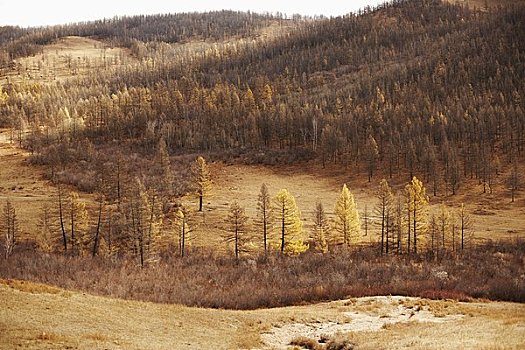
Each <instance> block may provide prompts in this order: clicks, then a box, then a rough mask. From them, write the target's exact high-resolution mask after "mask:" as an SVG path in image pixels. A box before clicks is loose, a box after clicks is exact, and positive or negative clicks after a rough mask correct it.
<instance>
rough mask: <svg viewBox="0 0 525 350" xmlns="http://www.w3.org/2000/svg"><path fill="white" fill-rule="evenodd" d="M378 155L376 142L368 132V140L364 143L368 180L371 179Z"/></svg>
mask: <svg viewBox="0 0 525 350" xmlns="http://www.w3.org/2000/svg"><path fill="white" fill-rule="evenodd" d="M378 157H379V149H378V147H377V142H376V140H375V139H374V137H373V136H372V134H369V136H368V141H367V143H366V162H367V170H368V182H370V181H371V180H372V176H373V175H374V171H375V170H376V166H377V159H378Z"/></svg>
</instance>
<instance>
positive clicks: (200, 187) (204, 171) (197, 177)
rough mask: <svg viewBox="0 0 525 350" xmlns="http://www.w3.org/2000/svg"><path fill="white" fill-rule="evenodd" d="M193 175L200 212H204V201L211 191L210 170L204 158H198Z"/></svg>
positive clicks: (192, 170)
mask: <svg viewBox="0 0 525 350" xmlns="http://www.w3.org/2000/svg"><path fill="white" fill-rule="evenodd" d="M191 173H192V175H193V184H194V187H195V191H196V193H197V195H198V196H199V211H202V201H203V198H204V195H206V194H207V193H208V192H209V191H210V190H211V177H210V170H209V168H208V164H207V163H206V160H205V159H204V158H203V157H201V156H198V157H197V159H196V160H195V162H194V163H193V165H192V167H191Z"/></svg>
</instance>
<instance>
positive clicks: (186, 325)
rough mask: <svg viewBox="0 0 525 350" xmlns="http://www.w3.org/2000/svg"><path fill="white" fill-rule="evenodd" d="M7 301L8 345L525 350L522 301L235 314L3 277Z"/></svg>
mask: <svg viewBox="0 0 525 350" xmlns="http://www.w3.org/2000/svg"><path fill="white" fill-rule="evenodd" d="M2 263H5V261H2ZM0 300H2V305H3V306H2V308H1V309H0V348H1V349H287V348H292V347H291V346H290V345H289V344H290V341H291V340H293V339H296V338H298V337H300V336H302V337H307V338H310V339H313V340H319V338H320V337H321V336H322V335H326V336H328V337H330V336H333V335H335V334H336V333H338V334H339V337H345V338H347V339H349V340H350V341H351V342H352V343H354V344H356V348H357V349H404V348H414V349H451V348H452V349H460V348H461V349H519V348H523V347H525V305H523V304H514V303H500V302H480V301H477V302H471V303H463V302H455V301H433V300H427V299H419V298H405V297H395V296H393V297H368V298H355V299H349V300H341V301H334V302H328V303H320V304H315V305H307V306H295V307H285V308H275V309H261V310H255V311H230V310H216V309H201V308H189V307H184V306H178V305H163V304H153V303H143V302H137V301H123V300H117V299H109V298H103V297H98V296H92V295H87V294H84V293H77V292H72V291H65V290H61V289H58V288H54V287H48V286H45V285H40V284H33V283H30V282H22V281H13V280H2V281H0Z"/></svg>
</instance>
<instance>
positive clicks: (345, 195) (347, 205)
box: [334, 184, 361, 247]
mask: <svg viewBox="0 0 525 350" xmlns="http://www.w3.org/2000/svg"><path fill="white" fill-rule="evenodd" d="M334 212H335V225H334V229H335V231H336V232H337V233H338V234H339V241H341V240H342V243H343V244H344V246H345V247H348V246H350V243H351V241H353V240H355V239H356V238H357V237H358V236H360V235H361V223H360V219H359V212H358V211H357V207H356V204H355V201H354V196H353V195H352V193H351V192H350V191H349V190H348V187H346V184H344V185H343V189H342V190H341V194H340V195H339V198H338V199H337V201H336V204H335V210H334Z"/></svg>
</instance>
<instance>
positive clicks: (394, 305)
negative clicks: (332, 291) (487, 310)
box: [261, 296, 464, 349]
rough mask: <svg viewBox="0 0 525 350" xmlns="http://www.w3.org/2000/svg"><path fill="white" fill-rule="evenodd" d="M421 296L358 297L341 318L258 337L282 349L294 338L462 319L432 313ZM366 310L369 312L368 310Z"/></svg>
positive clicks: (280, 327) (278, 329)
mask: <svg viewBox="0 0 525 350" xmlns="http://www.w3.org/2000/svg"><path fill="white" fill-rule="evenodd" d="M421 300H422V299H420V298H409V297H400V296H381V297H365V298H358V299H355V301H346V304H349V303H351V304H352V308H354V309H355V310H352V311H347V312H342V315H343V316H344V317H343V318H342V319H343V320H344V321H340V320H339V321H328V322H318V323H317V322H314V323H287V324H284V325H280V324H279V325H275V326H273V327H272V328H271V329H270V330H269V331H268V332H266V333H264V334H262V336H261V338H262V340H263V342H264V344H265V345H267V346H268V347H269V348H272V349H285V348H286V347H287V346H288V345H289V344H290V342H291V341H292V340H293V339H294V338H297V337H300V336H302V337H307V338H312V339H317V340H319V339H320V338H321V337H324V336H328V337H330V336H334V335H336V334H338V333H349V332H379V331H381V330H383V329H385V327H388V326H389V325H394V324H398V323H410V322H413V323H416V322H419V323H423V322H428V323H445V322H455V321H459V320H461V319H462V318H463V317H464V315H462V314H449V315H435V314H434V313H433V312H432V311H430V310H429V307H428V306H424V305H423V306H421V305H419V302H420V301H421ZM367 309H368V311H367Z"/></svg>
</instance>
